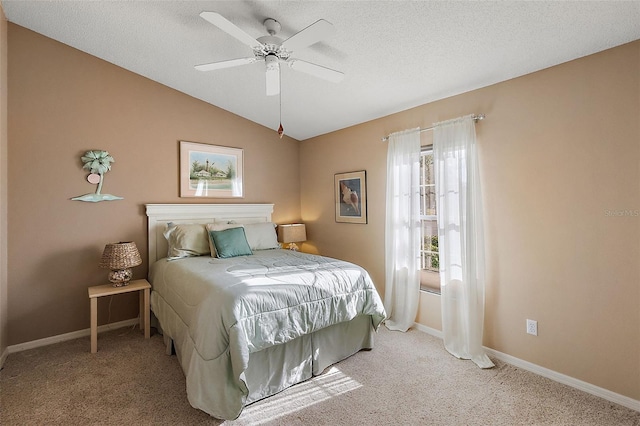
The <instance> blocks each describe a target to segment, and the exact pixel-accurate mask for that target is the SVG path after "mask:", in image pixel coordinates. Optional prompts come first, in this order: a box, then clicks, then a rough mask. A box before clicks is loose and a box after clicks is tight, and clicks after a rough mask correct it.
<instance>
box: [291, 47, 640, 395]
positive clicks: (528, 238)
mask: <svg viewBox="0 0 640 426" xmlns="http://www.w3.org/2000/svg"><path fill="white" fill-rule="evenodd" d="M470 113H485V114H486V115H487V118H486V120H484V121H483V122H481V123H480V124H478V126H477V127H476V128H477V135H478V140H479V147H480V148H479V155H480V165H481V173H482V181H483V186H484V191H483V192H484V200H485V219H486V235H487V242H486V248H487V266H488V276H487V281H488V282H487V291H486V318H485V324H484V325H485V335H484V344H485V345H486V346H488V347H491V348H493V349H495V350H498V351H500V352H503V353H506V354H509V355H512V356H514V357H517V358H520V359H523V360H526V361H530V362H532V363H534V364H537V365H540V366H543V367H546V368H549V369H551V370H554V371H557V372H560V373H563V374H566V375H569V376H571V377H574V378H577V379H580V380H583V381H586V382H588V383H591V384H594V385H596V386H600V387H603V388H605V389H609V390H611V391H613V392H616V393H619V394H622V395H625V396H628V397H631V398H634V399H636V400H638V399H640V217H639V216H622V217H619V216H611V215H607V212H608V211H619V210H631V211H633V212H632V214H635V213H634V212H638V211H640V41H636V42H634V43H630V44H627V45H624V46H621V47H618V48H615V49H611V50H607V51H604V52H601V53H598V54H596V55H592V56H588V57H585V58H582V59H579V60H575V61H572V62H569V63H566V64H562V65H559V66H556V67H553V68H549V69H546V70H543V71H540V72H536V73H533V74H530V75H527V76H523V77H521V78H517V79H514V80H510V81H507V82H503V83H500V84H496V85H493V86H490V87H486V88H483V89H480V90H475V91H472V92H469V93H465V94H462V95H459V96H455V97H452V98H449V99H445V100H441V101H437V102H433V103H430V104H426V105H423V106H420V107H418V108H414V109H411V110H408V111H405V112H402V113H399V114H395V115H391V116H388V117H384V118H381V119H378V120H374V121H371V122H368V123H364V124H361V125H358V126H354V127H351V128H348V129H345V130H342V131H338V132H334V133H331V134H328V135H324V136H320V137H317V138H314V139H311V140H308V141H304V142H303V143H302V147H301V151H300V169H301V203H302V219H303V220H304V221H305V222H306V223H307V229H308V237H309V238H310V241H309V242H308V243H307V244H306V247H309V248H311V249H313V250H317V251H319V252H321V253H322V254H325V255H329V256H335V257H341V258H345V259H348V260H352V261H355V262H358V263H360V264H361V265H362V266H364V267H366V268H367V269H368V270H369V271H370V272H371V275H372V277H373V279H374V281H375V282H376V284H377V286H378V288H379V290H380V291H381V292H384V248H383V246H384V220H385V201H384V198H385V197H384V193H385V174H386V148H387V146H386V144H385V143H383V142H381V141H380V139H381V138H382V137H384V136H386V135H387V134H389V133H391V132H394V131H398V130H404V129H407V128H411V127H416V126H421V127H427V126H429V125H430V124H431V123H433V122H437V121H440V120H445V119H449V118H454V117H458V116H462V115H466V114H470ZM354 170H366V171H367V184H368V188H369V192H368V200H369V204H368V210H369V224H368V225H352V224H343V223H335V221H334V213H333V203H334V196H333V175H334V173H338V172H345V171H354ZM421 299H422V300H421V303H420V312H419V315H418V321H419V322H420V323H421V324H424V325H426V326H429V327H433V328H436V329H440V320H439V318H440V307H439V297H438V296H433V295H428V294H426V293H424V294H423V295H422V298H421ZM527 318H531V319H535V320H537V321H538V331H539V335H538V336H537V337H534V336H530V335H527V334H526V333H525V320H526V319H527Z"/></svg>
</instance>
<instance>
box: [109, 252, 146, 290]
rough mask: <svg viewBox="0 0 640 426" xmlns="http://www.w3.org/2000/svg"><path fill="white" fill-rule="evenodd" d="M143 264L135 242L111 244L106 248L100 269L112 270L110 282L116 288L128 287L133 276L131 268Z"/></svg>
mask: <svg viewBox="0 0 640 426" xmlns="http://www.w3.org/2000/svg"><path fill="white" fill-rule="evenodd" d="M141 263H142V258H141V257H140V253H139V252H138V247H136V243H134V242H131V241H130V242H120V243H110V244H107V245H106V246H105V247H104V251H103V252H102V259H100V265H99V266H100V267H101V268H107V269H111V272H110V273H109V281H111V282H112V283H113V285H114V286H116V287H119V286H123V285H127V284H128V283H129V281H130V280H131V277H132V276H133V272H132V271H131V268H133V267H134V266H138V265H140V264H141Z"/></svg>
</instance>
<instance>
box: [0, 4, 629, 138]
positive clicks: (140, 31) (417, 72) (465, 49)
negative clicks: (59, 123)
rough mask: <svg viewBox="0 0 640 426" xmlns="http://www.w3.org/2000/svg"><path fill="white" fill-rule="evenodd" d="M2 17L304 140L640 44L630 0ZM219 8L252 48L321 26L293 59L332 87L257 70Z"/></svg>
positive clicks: (171, 8)
mask: <svg viewBox="0 0 640 426" xmlns="http://www.w3.org/2000/svg"><path fill="white" fill-rule="evenodd" d="M2 7H3V9H4V11H5V14H6V16H7V19H8V20H9V21H10V22H13V23H15V24H17V25H21V26H23V27H26V28H29V29H31V30H33V31H36V32H38V33H41V34H43V35H45V36H47V37H50V38H53V39H55V40H58V41H60V42H62V43H65V44H67V45H69V46H72V47H74V48H76V49H79V50H81V51H84V52H87V53H89V54H91V55H94V56H97V57H99V58H102V59H104V60H106V61H109V62H111V63H114V64H116V65H118V66H120V67H122V68H125V69H127V70H130V71H133V72H135V73H137V74H140V75H143V76H145V77H148V78H150V79H152V80H155V81H157V82H159V83H162V84H164V85H166V86H169V87H171V88H174V89H176V90H179V91H181V92H184V93H186V94H188V95H190V96H193V97H195V98H198V99H201V100H203V101H205V102H208V103H210V104H213V105H216V106H218V107H220V108H223V109H225V110H228V111H230V112H233V113H235V114H237V115H240V116H242V117H245V118H247V119H249V120H251V121H254V122H256V123H259V124H262V125H264V126H267V127H270V128H273V129H274V131H275V130H276V129H277V128H278V124H279V122H280V114H281V116H282V124H283V125H284V128H285V133H286V134H287V135H289V136H291V137H293V138H295V139H298V140H304V139H308V138H311V137H314V136H317V135H321V134H325V133H328V132H331V131H334V130H338V129H341V128H345V127H348V126H351V125H354V124H358V123H362V122H365V121H369V120H372V119H375V118H379V117H382V116H385V115H389V114H392V113H395V112H399V111H402V110H405V109H408V108H411V107H414V106H418V105H422V104H425V103H428V102H431V101H435V100H438V99H442V98H445V97H449V96H452V95H456V94H459V93H463V92H466V91H469V90H473V89H477V88H480V87H484V86H488V85H491V84H494V83H497V82H500V81H504V80H508V79H511V78H514V77H517V76H520V75H524V74H528V73H530V72H533V71H537V70H540V69H543V68H547V67H550V66H553V65H556V64H559V63H562V62H566V61H569V60H572V59H576V58H579V57H582V56H586V55H589V54H592V53H595V52H599V51H601V50H605V49H608V48H611V47H614V46H617V45H620V44H624V43H627V42H630V41H634V40H637V39H640V1H627V2H624V1H615V2H611V1H595V2H583V1H570V2H569V1H567V2H564V1H531V2H529V1H480V2H466V1H456V2H449V1H127V2H124V1H58V0H54V1H28V0H2ZM203 11H212V12H218V13H219V14H221V15H222V16H224V17H225V18H226V19H227V20H229V21H230V22H232V23H233V24H234V25H235V26H237V27H239V28H241V29H242V30H244V31H245V32H246V33H247V34H249V35H250V36H251V37H253V38H259V37H261V36H264V35H267V33H266V30H265V27H264V26H263V21H264V20H265V19H266V18H273V19H276V20H277V21H278V22H279V23H280V24H281V26H282V29H281V31H280V33H279V34H278V36H280V37H282V38H283V39H286V38H288V37H290V36H292V35H293V34H295V33H297V32H298V31H300V30H302V29H304V28H305V27H307V26H309V25H310V24H312V23H313V22H315V21H317V20H318V19H325V20H327V21H329V22H330V23H332V24H333V26H334V28H335V33H334V34H333V35H332V36H331V37H330V38H328V39H324V40H322V41H320V42H318V43H315V44H313V45H311V46H308V47H306V48H303V49H300V50H299V51H298V50H296V51H295V52H294V53H293V55H292V56H295V57H296V58H298V59H301V60H304V61H308V62H312V63H315V64H319V65H321V66H323V67H328V68H331V69H335V70H340V71H342V72H344V74H345V77H344V79H343V80H342V81H341V82H339V83H334V82H329V81H326V80H323V79H319V78H317V77H314V76H312V75H309V74H307V73H304V72H300V71H296V70H294V69H291V68H289V67H287V66H282V67H281V87H282V90H281V97H280V96H266V94H265V64H264V62H256V63H252V64H250V65H243V66H240V67H234V68H227V69H221V70H216V71H208V72H202V71H198V70H196V69H194V65H198V64H203V63H208V62H216V61H224V60H228V59H237V58H243V57H252V56H253V52H252V50H251V48H250V47H248V46H247V45H245V44H243V43H242V42H240V41H239V40H238V39H237V38H234V37H232V36H230V35H229V34H228V33H227V32H224V31H222V30H220V29H219V28H218V27H216V26H214V25H212V24H211V23H210V22H207V21H206V20H205V19H203V18H201V17H200V16H199V14H200V13H201V12H203Z"/></svg>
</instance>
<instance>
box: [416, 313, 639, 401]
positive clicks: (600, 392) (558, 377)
mask: <svg viewBox="0 0 640 426" xmlns="http://www.w3.org/2000/svg"><path fill="white" fill-rule="evenodd" d="M415 326H416V329H417V330H419V331H422V332H423V333H427V334H430V335H432V336H434V337H437V338H439V339H442V331H440V330H436V329H435V328H431V327H427V326H425V325H422V324H418V323H415ZM484 349H485V350H486V351H487V354H489V355H490V356H492V357H494V358H497V359H499V360H500V361H503V362H506V363H507V364H511V365H513V366H514V367H518V368H521V369H523V370H527V371H530V372H532V373H535V374H537V375H539V376H542V377H546V378H547V379H551V380H553V381H556V382H558V383H562V384H563V385H567V386H571V387H572V388H576V389H579V390H581V391H583V392H586V393H589V394H591V395H595V396H597V397H600V398H602V399H606V400H607V401H611V402H615V403H616V404H619V405H622V406H623V407H627V408H631V409H632V410H636V411H640V401H638V400H636V399H633V398H629V397H628V396H624V395H620V394H619V393H615V392H612V391H610V390H607V389H604V388H601V387H599V386H596V385H592V384H591V383H587V382H583V381H582V380H578V379H576V378H573V377H570V376H567V375H565V374H562V373H558V372H557V371H553V370H549V369H548V368H544V367H541V366H539V365H537V364H533V363H531V362H529V361H525V360H522V359H520V358H516V357H514V356H511V355H507V354H505V353H502V352H499V351H496V350H494V349H491V348H487V347H486V346H485V347H484Z"/></svg>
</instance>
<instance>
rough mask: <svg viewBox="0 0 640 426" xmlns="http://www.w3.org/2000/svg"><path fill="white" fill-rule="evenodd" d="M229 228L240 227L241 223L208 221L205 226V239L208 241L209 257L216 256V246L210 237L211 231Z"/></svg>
mask: <svg viewBox="0 0 640 426" xmlns="http://www.w3.org/2000/svg"><path fill="white" fill-rule="evenodd" d="M230 228H242V225H240V224H239V223H209V224H207V226H206V229H207V241H208V242H209V252H210V253H211V257H217V253H216V246H215V244H214V243H213V238H211V231H224V230H225V229H230Z"/></svg>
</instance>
